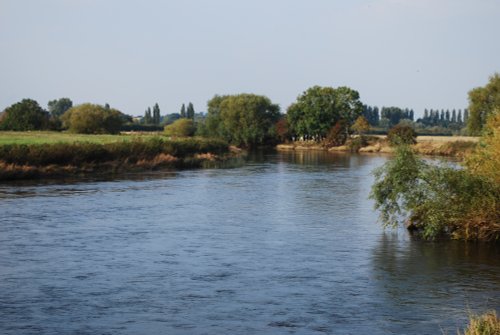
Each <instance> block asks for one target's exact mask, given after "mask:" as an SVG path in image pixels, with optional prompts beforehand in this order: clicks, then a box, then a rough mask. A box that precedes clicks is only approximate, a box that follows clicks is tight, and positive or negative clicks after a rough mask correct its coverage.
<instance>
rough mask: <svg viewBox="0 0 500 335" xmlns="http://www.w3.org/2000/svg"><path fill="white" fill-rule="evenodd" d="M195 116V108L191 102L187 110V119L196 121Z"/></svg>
mask: <svg viewBox="0 0 500 335" xmlns="http://www.w3.org/2000/svg"><path fill="white" fill-rule="evenodd" d="M194 114H195V112H194V106H193V104H192V103H191V102H190V103H189V104H188V106H187V110H186V117H187V118H188V119H193V120H194Z"/></svg>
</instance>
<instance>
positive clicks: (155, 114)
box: [153, 103, 161, 125]
mask: <svg viewBox="0 0 500 335" xmlns="http://www.w3.org/2000/svg"><path fill="white" fill-rule="evenodd" d="M160 119H161V116H160V106H158V103H155V105H154V106H153V123H154V124H155V125H159V124H160Z"/></svg>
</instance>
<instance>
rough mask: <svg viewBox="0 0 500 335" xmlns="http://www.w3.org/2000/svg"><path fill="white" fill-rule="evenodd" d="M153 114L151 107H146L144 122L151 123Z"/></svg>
mask: <svg viewBox="0 0 500 335" xmlns="http://www.w3.org/2000/svg"><path fill="white" fill-rule="evenodd" d="M152 123H153V116H152V115H151V107H148V108H147V109H146V111H145V112H144V124H152Z"/></svg>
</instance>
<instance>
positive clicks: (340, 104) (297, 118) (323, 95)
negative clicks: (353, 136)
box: [287, 86, 363, 139]
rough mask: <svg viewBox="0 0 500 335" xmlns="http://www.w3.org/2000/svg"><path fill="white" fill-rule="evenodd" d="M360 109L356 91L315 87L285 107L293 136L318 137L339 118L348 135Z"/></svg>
mask: <svg viewBox="0 0 500 335" xmlns="http://www.w3.org/2000/svg"><path fill="white" fill-rule="evenodd" d="M362 108H363V105H362V103H361V102H360V101H359V93H358V92H357V91H355V90H352V89H351V88H349V87H339V88H336V89H335V88H332V87H320V86H314V87H311V88H309V89H308V90H307V91H305V92H304V93H302V94H301V95H300V96H299V97H298V98H297V101H296V102H295V103H293V104H292V105H291V106H290V107H289V108H288V110H287V117H288V123H289V125H290V130H291V132H292V134H293V135H294V136H301V137H304V138H306V139H320V138H324V137H325V136H326V135H327V134H328V132H329V131H330V129H331V128H332V127H333V126H334V125H335V124H336V123H337V122H338V121H340V120H343V121H344V122H343V124H342V125H343V126H344V130H345V132H346V134H347V133H348V131H349V127H350V126H351V124H352V123H353V122H354V120H355V119H356V118H357V117H358V116H359V115H360V114H361V111H362Z"/></svg>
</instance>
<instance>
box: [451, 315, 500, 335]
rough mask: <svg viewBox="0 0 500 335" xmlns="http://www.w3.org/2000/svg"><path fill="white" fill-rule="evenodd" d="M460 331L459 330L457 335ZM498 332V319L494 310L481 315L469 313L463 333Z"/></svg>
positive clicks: (477, 334)
mask: <svg viewBox="0 0 500 335" xmlns="http://www.w3.org/2000/svg"><path fill="white" fill-rule="evenodd" d="M460 334H461V333H460V332H459V335H460ZM498 334H500V319H499V318H498V316H497V313H496V312H495V311H490V312H487V313H484V314H482V315H471V317H470V321H469V326H468V327H467V329H465V330H464V333H463V335H498Z"/></svg>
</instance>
